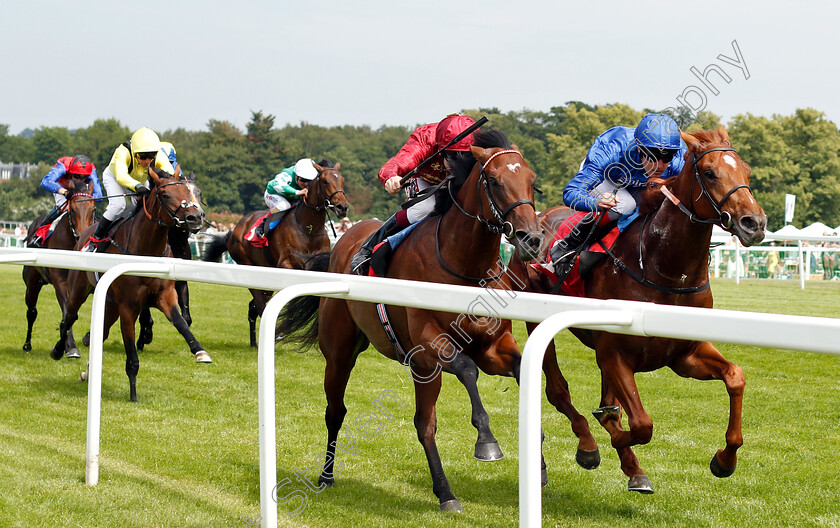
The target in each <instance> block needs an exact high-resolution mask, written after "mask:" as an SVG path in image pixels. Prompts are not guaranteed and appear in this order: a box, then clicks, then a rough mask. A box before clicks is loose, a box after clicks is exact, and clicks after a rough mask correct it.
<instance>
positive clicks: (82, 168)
mask: <svg viewBox="0 0 840 528" xmlns="http://www.w3.org/2000/svg"><path fill="white" fill-rule="evenodd" d="M67 172H69V173H70V174H77V175H79V176H90V173H91V172H93V163H91V161H90V158H88V157H87V156H85V155H83V154H79V155H78V156H76V157H74V158H73V161H71V162H70V166H69V167H68V168H67Z"/></svg>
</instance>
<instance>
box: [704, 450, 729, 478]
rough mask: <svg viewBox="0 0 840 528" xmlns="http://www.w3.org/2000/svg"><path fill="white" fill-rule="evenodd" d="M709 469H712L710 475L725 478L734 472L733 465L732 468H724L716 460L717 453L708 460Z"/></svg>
mask: <svg viewBox="0 0 840 528" xmlns="http://www.w3.org/2000/svg"><path fill="white" fill-rule="evenodd" d="M709 469H711V470H712V475H714V476H716V477H717V478H726V477H729V476H731V475H732V474H733V473H735V468H734V467H733V468H732V469H726V468H724V467H723V466H721V465H720V462H718V459H717V455H714V456H713V457H712V461H711V462H709Z"/></svg>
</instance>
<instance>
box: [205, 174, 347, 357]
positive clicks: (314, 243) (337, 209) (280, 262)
mask: <svg viewBox="0 0 840 528" xmlns="http://www.w3.org/2000/svg"><path fill="white" fill-rule="evenodd" d="M315 168H316V169H317V171H318V176H317V177H316V178H315V179H314V180H312V182H310V184H309V186H308V187H307V193H306V197H305V198H304V199H302V200H300V202H298V204H296V205H295V206H294V207H293V208H292V209H291V210H290V211H289V212H288V213H286V215H285V216H284V217H283V218H282V219H281V221H280V224H279V225H277V226H276V227H275V228H274V229H272V230H271V231H269V230H268V225H266V226H265V230H266V237H267V238H268V246H267V247H256V246H254V245H253V244H251V243H250V242H248V241H247V240H245V235H247V234H248V233H249V232H250V231H251V228H252V227H253V226H254V223H255V222H257V221H258V220H259V219H260V218H262V217H263V216H264V215H265V214H266V213H267V211H264V210H263V211H253V212H251V213H248V214H247V215H245V216H244V217H243V218H242V219H241V220H240V221H239V223H237V224H236V227H235V228H234V229H233V230H232V231H230V232H228V233H227V234H226V235H223V236H217V237H214V238H213V240H212V241H211V242H210V246H209V247H208V248H207V252H206V253H205V255H204V260H207V261H211V262H212V261H218V260H219V257H221V256H222V253H224V252H225V250H227V251H228V252H229V253H230V256H231V258H232V259H233V260H234V261H235V262H236V263H237V264H246V265H249V266H268V267H274V268H287V269H303V264H304V263H303V261H302V260H301V259H300V257H299V256H300V255H311V254H314V253H320V252H322V251H329V250H330V238H329V236H328V235H327V229H326V227H325V225H324V223H325V222H326V220H327V213H328V212H329V211H333V212H334V213H335V215H336V216H337V217H338V218H341V217H343V216H344V215H346V214H347V209H348V207H349V204H348V203H347V198H345V196H344V176H342V175H341V173H339V172H338V170H339V168H341V164H340V163H336V164H335V165H334V166H333V164H332V163H330V162H329V161H328V160H321V162H320V164H316V165H315ZM250 291H251V297H252V299H251V302H250V303H248V325H249V333H250V344H251V346H252V347H255V348H256V346H257V331H256V325H257V317H261V316H262V313H263V310H265V304H266V303H267V302H268V300H269V299H270V298H271V295H272V293H273V292H270V291H266V290H256V289H251V290H250Z"/></svg>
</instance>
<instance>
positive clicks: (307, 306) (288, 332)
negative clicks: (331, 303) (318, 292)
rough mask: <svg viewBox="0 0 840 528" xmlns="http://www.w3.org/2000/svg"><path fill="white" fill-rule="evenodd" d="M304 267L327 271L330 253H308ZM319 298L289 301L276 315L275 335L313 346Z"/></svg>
mask: <svg viewBox="0 0 840 528" xmlns="http://www.w3.org/2000/svg"><path fill="white" fill-rule="evenodd" d="M305 260H306V265H305V269H307V270H311V271H327V268H328V267H329V263H330V253H329V252H328V251H325V252H323V253H316V254H315V255H309V256H308V258H307V259H305ZM320 304H321V298H320V297H317V296H315V295H306V296H303V297H295V298H294V299H292V300H291V301H289V302H288V303H287V304H286V306H284V307H283V310H282V311H281V312H280V316H279V317H278V319H277V320H278V323H277V330H276V333H275V335H276V336H277V338H278V339H282V340H283V341H284V342H287V343H296V344H301V345H303V346H305V347H312V346H315V343H316V342H317V341H318V306H319V305H320Z"/></svg>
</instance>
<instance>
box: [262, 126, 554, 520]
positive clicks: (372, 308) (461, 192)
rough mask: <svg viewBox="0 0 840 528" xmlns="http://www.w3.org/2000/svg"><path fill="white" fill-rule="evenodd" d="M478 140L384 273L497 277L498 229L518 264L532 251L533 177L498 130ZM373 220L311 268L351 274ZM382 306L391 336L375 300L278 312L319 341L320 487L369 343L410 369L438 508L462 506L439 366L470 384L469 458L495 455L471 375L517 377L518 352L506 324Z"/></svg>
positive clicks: (440, 278)
mask: <svg viewBox="0 0 840 528" xmlns="http://www.w3.org/2000/svg"><path fill="white" fill-rule="evenodd" d="M475 138H476V139H475V142H476V146H473V147H472V149H471V151H472V156H469V153H466V156H465V159H464V160H463V161H462V162H461V163H460V165H463V167H460V166H458V165H459V164H455V165H454V166H450V170H451V172H452V174H453V175H454V178H453V180H452V181H451V182H450V183H449V185H450V187H449V193H450V197H451V201H452V203H453V204H454V205H455V207H450V208H449V209H448V210H447V211H446V212H445V213H443V214H442V215H438V216H437V217H431V218H429V219H427V220H424V221H423V222H421V223H419V224H418V225H416V227H415V228H414V229H413V231H411V232H410V234H408V235H407V237H406V238H405V240H404V241H403V242H402V243H401V244H400V245H399V246H398V247H397V248H396V249H395V250H394V252H393V254H392V257H391V260H390V264H389V265H388V268H387V276H388V277H393V278H399V279H409V280H423V281H429V282H440V283H445V284H458V285H472V286H475V285H479V284H482V285H483V284H484V283H485V282H484V281H487V282H492V281H494V280H499V278H500V276H501V275H502V270H503V268H502V267H501V265H500V262H499V260H500V259H499V245H500V241H501V234H502V233H504V234H505V235H506V236H507V237H508V239H509V240H510V241H511V242H512V243H513V244H514V245H515V247H516V250H517V252H518V254H519V255H520V257H521V258H522V259H523V260H528V259H531V258H534V257H535V256H537V254H538V253H539V245H540V243H541V240H542V237H541V236H540V233H539V232H538V231H537V230H538V223H537V217H536V213H535V211H534V202H533V199H534V181H535V178H536V175H535V174H534V172H533V171H532V170H531V169H530V168H529V167H528V164H527V163H526V162H525V159H524V158H523V157H522V154H521V153H520V152H519V150H517V149H516V148H514V147H512V146H511V145H510V143H509V142H508V140H507V138H506V137H505V136H504V134H502V133H500V132H497V131H489V132H477V133H476V136H475ZM459 186H460V188H459ZM444 201H445V200H444ZM440 203H441V202H440V201H439V204H440ZM380 224H381V223H380V222H379V221H376V220H366V221H363V222H360V223H358V224H356V225H354V226H353V227H352V228H350V229H349V230H348V231H347V232H346V233H345V234H344V236H342V237H341V238H340V239H339V240H338V242H337V243H336V245H335V247H334V248H333V251H332V253H331V255H330V256H329V266H328V268H327V267H326V266H323V264H324V263H325V262H326V260H327V255H326V254H321V255H319V256H316V257H315V258H314V259H313V260H312V262H313V266H311V269H319V270H323V269H325V268H326V269H327V270H328V271H330V272H334V273H349V272H350V269H349V268H350V265H349V264H350V260H351V258H352V257H353V255H354V254H355V253H356V252H357V251H358V249H359V247H360V246H361V245H362V243H363V242H364V241H365V240H366V239H367V238H368V236H369V235H370V234H371V233H373V231H375V230H376V229H377V228H378V227H379V225H380ZM374 258H376V256H375V255H374ZM380 309H381V310H383V311H387V313H388V315H389V319H390V327H391V328H392V329H393V332H394V336H391V337H390V338H389V336H388V335H387V334H386V332H385V330H383V324H381V323H380V319H379V317H378V315H377V305H374V304H370V303H363V302H356V301H345V300H340V299H330V298H323V299H321V300H320V301H319V300H318V298H316V297H302V298H299V299H297V300H295V301H293V302H292V303H289V304H288V305H287V306H286V309H284V311H283V313H282V314H281V319H280V324H279V325H278V334H279V335H282V336H286V337H296V338H297V339H298V340H299V341H301V342H303V343H307V344H314V341H315V340H317V341H318V344H319V346H320V349H321V351H322V352H323V354H324V357H325V358H326V373H325V377H324V388H325V392H326V396H327V409H326V423H327V455H326V464H325V466H324V468H323V471H322V473H321V475H320V478H319V484H326V485H332V484H333V483H334V474H333V467H334V460H335V445H336V439H337V438H338V432H339V430H340V428H341V425H342V422H343V420H344V416H345V415H346V413H347V408H346V407H345V405H344V393H345V390H346V387H347V382H348V379H349V377H350V373H351V371H352V369H353V367H354V365H355V364H356V359H357V356H358V355H359V354H360V353H361V352H362V351H364V350H365V349H366V348H367V347H368V344H370V343H372V344H373V345H374V346H375V347H376V349H377V350H379V352H380V353H382V354H383V355H384V356H386V357H388V358H391V359H394V360H398V361H400V362H402V363H404V364H405V365H411V369H412V374H413V376H412V377H413V381H414V390H415V400H416V412H415V415H414V424H415V427H416V428H417V436H418V439H419V440H420V443H421V445H422V446H423V449H424V450H425V453H426V459H427V461H428V464H429V469H430V471H431V475H432V482H433V485H432V487H433V491H434V493H435V495H436V496H437V497H438V499H439V500H440V508H441V509H442V510H455V511H461V510H462V508H461V504H460V502H459V501H458V499H457V498H456V497H455V495H454V494H453V493H452V490H451V488H450V485H449V482H448V480H447V478H446V475H445V474H444V471H443V466H442V463H441V459H440V455H439V454H438V450H437V445H436V443H435V430H436V427H437V424H436V415H435V405H436V402H437V399H438V395H439V393H440V389H441V376H440V372H441V371H445V372H449V373H451V374H454V375H455V376H456V377H457V378H458V380H459V381H460V382H461V383H462V384H463V385H464V386H465V387H466V389H467V392H468V394H469V398H470V403H471V406H472V419H471V422H472V424H473V426H474V427H475V428H476V429H477V430H478V439H477V442H476V445H475V456H476V458H478V459H480V460H496V459H499V458H501V457H502V452H501V450H500V449H499V446H498V442H497V441H496V438H495V437H494V436H493V433H492V431H491V430H490V426H489V417H488V415H487V412H486V411H485V410H484V407H483V405H482V403H481V398H480V396H479V393H478V388H477V385H476V381H477V378H478V369H479V368H480V369H481V370H483V371H484V372H486V373H488V374H493V375H501V376H513V377H515V378H516V380H517V381H518V379H519V366H520V360H521V356H520V352H519V348H518V346H517V344H516V341H515V340H514V338H513V335H512V334H511V323H510V321H501V320H499V319H493V318H490V317H483V316H476V315H473V314H471V315H470V316H469V317H467V316H466V315H464V314H461V315H458V314H451V313H446V312H437V311H431V310H421V309H415V308H406V307H400V306H388V307H387V308H386V307H384V306H382V307H381V308H380ZM453 335H458V336H459V338H453V337H452V336H453ZM391 339H393V341H392V340H391ZM406 350H410V351H411V352H410V354H407V353H406V352H405V351H406Z"/></svg>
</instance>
